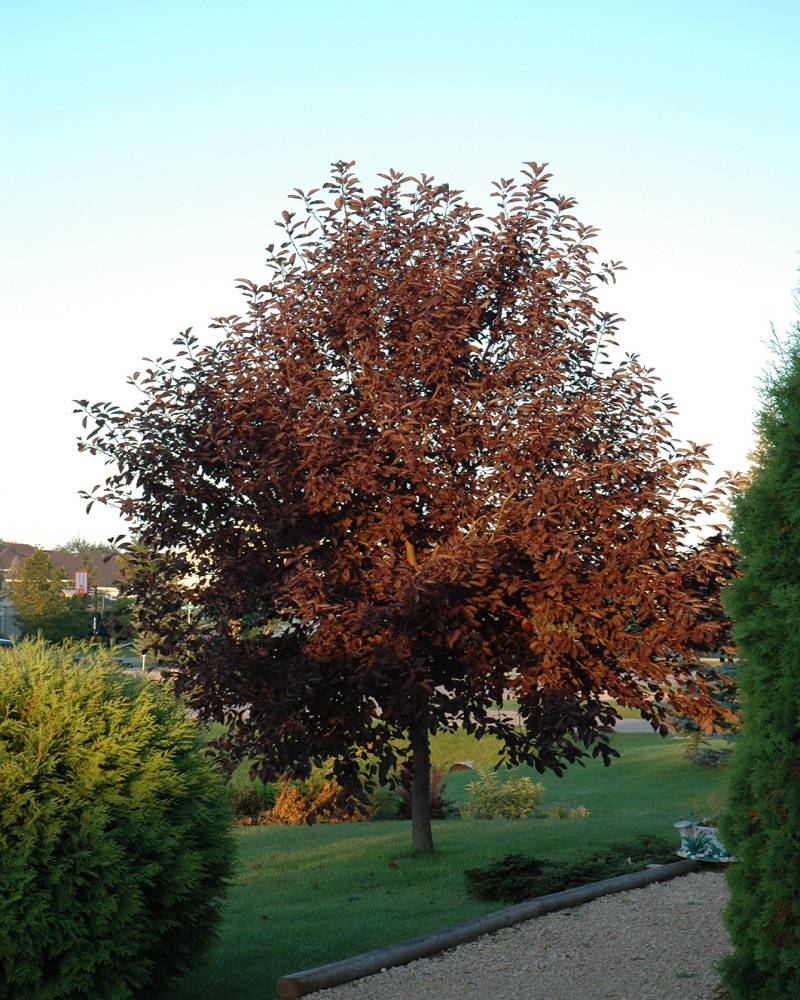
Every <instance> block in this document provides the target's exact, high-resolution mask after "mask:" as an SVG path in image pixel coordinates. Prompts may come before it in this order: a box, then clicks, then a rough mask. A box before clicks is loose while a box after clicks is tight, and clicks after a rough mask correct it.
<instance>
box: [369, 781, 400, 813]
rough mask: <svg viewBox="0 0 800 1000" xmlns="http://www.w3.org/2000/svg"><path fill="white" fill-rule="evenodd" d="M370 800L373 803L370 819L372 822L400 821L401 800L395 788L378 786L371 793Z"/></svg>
mask: <svg viewBox="0 0 800 1000" xmlns="http://www.w3.org/2000/svg"><path fill="white" fill-rule="evenodd" d="M372 800H373V802H374V803H375V805H374V808H373V810H372V812H371V813H370V817H369V818H370V819H371V820H373V821H374V822H380V821H383V820H394V819H400V809H401V807H402V803H403V799H402V796H401V795H400V792H399V791H398V790H397V789H396V788H389V787H387V786H386V785H379V786H378V787H377V788H376V789H375V791H374V792H373V793H372Z"/></svg>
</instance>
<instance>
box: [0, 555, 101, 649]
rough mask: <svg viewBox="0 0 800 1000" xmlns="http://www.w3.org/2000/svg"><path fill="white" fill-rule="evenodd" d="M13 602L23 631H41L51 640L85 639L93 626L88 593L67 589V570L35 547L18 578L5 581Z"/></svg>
mask: <svg viewBox="0 0 800 1000" xmlns="http://www.w3.org/2000/svg"><path fill="white" fill-rule="evenodd" d="M5 589H6V591H7V592H8V595H9V597H10V598H11V602H12V604H13V605H14V617H15V618H16V620H17V622H18V623H19V625H20V627H21V629H22V633H23V635H26V636H36V635H37V634H38V635H41V636H42V638H43V639H47V640H48V641H50V642H60V641H62V640H63V639H84V638H86V636H88V635H89V632H90V629H91V616H90V613H89V607H88V600H87V598H86V597H85V596H83V595H80V594H74V595H72V596H68V595H67V594H66V593H65V581H64V571H63V570H62V569H61V567H60V566H54V565H53V563H52V562H51V561H50V559H49V557H48V555H47V553H46V552H43V551H42V550H41V549H34V551H33V553H32V554H31V555H30V556H28V558H27V559H25V560H23V562H22V564H21V565H20V568H19V571H18V572H17V574H16V579H15V580H12V581H9V582H7V583H6V584H5Z"/></svg>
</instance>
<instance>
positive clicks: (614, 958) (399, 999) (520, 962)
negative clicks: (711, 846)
mask: <svg viewBox="0 0 800 1000" xmlns="http://www.w3.org/2000/svg"><path fill="white" fill-rule="evenodd" d="M727 899H728V890H727V886H726V883H725V878H724V876H723V875H720V874H718V873H709V872H702V873H698V874H692V875H684V876H682V877H680V878H675V879H673V880H672V881H670V882H661V883H657V884H655V885H650V886H648V887H647V888H645V889H632V890H630V891H629V892H622V893H618V894H616V895H613V896H603V897H602V898H601V899H596V900H594V901H593V902H591V903H586V904H584V905H583V906H578V907H575V908H574V909H572V910H562V911H560V912H559V913H552V914H548V915H547V916H544V917H538V918H537V919H535V920H528V921H526V922H525V923H522V924H518V925H516V926H515V927H511V928H508V929H506V930H502V931H498V933H496V934H491V935H487V936H486V937H483V938H480V939H479V940H477V941H473V942H470V943H469V944H464V945H459V946H458V947H457V948H454V949H453V950H452V951H448V952H444V953H443V954H442V955H439V956H435V957H433V958H423V959H420V960H419V961H417V962H412V963H411V964H410V965H405V966H401V967H398V968H394V969H389V970H387V971H386V972H384V973H380V974H378V975H374V976H369V977H367V978H366V979H360V980H357V981H356V982H353V983H347V984H345V985H343V986H337V987H335V988H333V989H329V990H321V991H319V992H317V993H312V994H309V996H310V997H313V998H318V1000H323V998H325V1000H420V998H431V1000H450V998H458V1000H712V998H713V997H714V993H715V991H716V988H717V986H718V983H719V980H718V977H717V976H716V974H715V972H714V968H715V966H716V964H717V962H718V961H719V960H720V958H722V956H723V955H725V954H726V953H727V952H728V951H729V945H728V938H727V933H726V931H725V930H724V928H723V926H722V920H721V913H722V909H723V907H724V906H725V904H726V902H727Z"/></svg>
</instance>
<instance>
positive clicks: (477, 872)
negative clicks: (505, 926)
mask: <svg viewBox="0 0 800 1000" xmlns="http://www.w3.org/2000/svg"><path fill="white" fill-rule="evenodd" d="M674 860H675V843H674V840H673V839H670V838H669V837H666V836H664V835H662V834H640V835H639V836H637V837H633V838H631V839H630V840H625V841H613V842H612V843H610V844H606V845H605V846H603V847H600V848H597V849H596V850H593V851H590V852H589V853H587V854H583V855H581V856H580V857H577V858H574V859H569V860H562V861H550V860H547V859H545V860H542V859H539V858H536V857H533V856H531V855H525V854H507V855H505V857H503V858H501V859H500V860H499V861H495V862H493V863H492V864H490V865H487V866H486V867H484V868H469V869H467V870H466V871H465V872H464V883H465V886H466V890H467V892H468V893H469V894H470V895H471V896H474V897H475V898H477V899H483V900H487V901H489V902H494V903H521V902H523V901H524V900H526V899H534V898H535V897H536V896H545V895H547V894H548V893H551V892H561V891H562V890H564V889H572V888H575V887H576V886H580V885H587V884H589V883H591V882H600V881H602V880H603V879H607V878H614V877H616V876H617V875H625V874H627V873H628V872H635V871H640V870H641V869H643V868H646V867H647V865H658V864H667V863H668V862H670V861H674Z"/></svg>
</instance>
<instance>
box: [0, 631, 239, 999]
mask: <svg viewBox="0 0 800 1000" xmlns="http://www.w3.org/2000/svg"><path fill="white" fill-rule="evenodd" d="M232 864H233V841H232V833H231V824H230V815H229V812H228V809H227V805H226V802H225V791H224V785H223V782H222V780H221V778H220V776H219V775H218V773H217V769H216V767H215V766H214V765H213V763H212V761H211V760H210V759H209V758H208V756H207V755H206V754H205V753H204V752H203V749H202V742H201V736H200V732H199V729H198V727H197V726H196V724H195V723H194V722H193V721H192V720H191V719H189V718H188V717H187V716H186V713H185V712H184V710H183V708H182V706H181V704H180V703H179V702H178V701H177V700H176V698H175V697H174V695H173V693H172V692H171V690H170V689H169V688H168V687H167V685H165V684H163V683H160V682H158V681H155V680H148V679H146V678H143V677H141V676H128V675H126V674H125V673H124V672H122V671H120V670H119V669H118V668H116V667H114V666H113V664H112V663H111V661H110V658H109V656H108V655H107V654H106V653H104V652H102V651H100V650H95V651H90V650H88V649H86V648H83V649H79V648H76V647H72V648H53V647H48V646H47V645H45V644H44V643H42V642H32V641H27V642H24V643H21V644H20V645H18V646H16V647H15V648H14V649H13V650H8V651H6V652H5V653H4V655H3V656H2V657H0V997H4V998H5V997H9V998H10V997H13V998H14V1000H55V998H69V1000H89V998H92V1000H98V998H99V1000H128V998H134V997H147V998H152V997H157V996H159V995H161V991H162V990H164V989H166V988H168V987H169V984H170V982H171V981H172V980H173V979H174V977H178V976H180V975H182V974H183V973H185V972H187V971H188V970H189V969H191V968H194V967H195V966H196V964H197V959H198V957H199V956H200V955H201V954H202V953H203V952H204V951H205V950H206V949H207V948H208V947H209V946H210V944H211V943H212V941H213V940H214V936H215V929H216V927H217V923H218V920H219V917H220V909H221V904H222V901H223V898H224V894H225V887H226V881H227V879H228V878H229V875H230V873H231V869H232Z"/></svg>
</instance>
